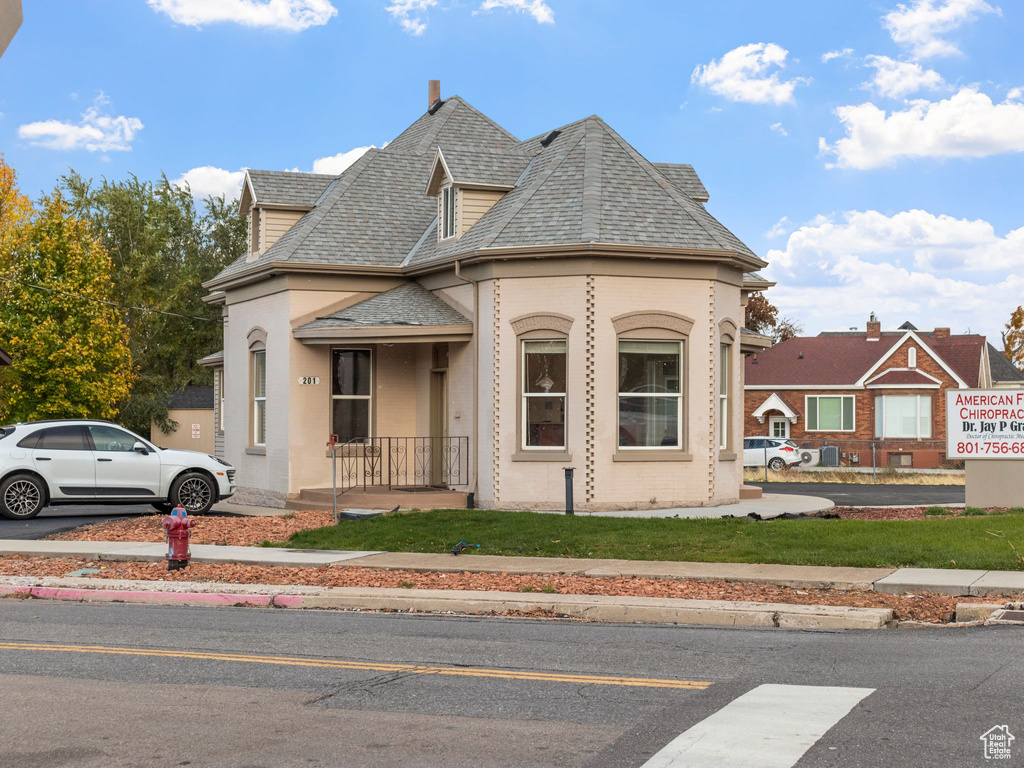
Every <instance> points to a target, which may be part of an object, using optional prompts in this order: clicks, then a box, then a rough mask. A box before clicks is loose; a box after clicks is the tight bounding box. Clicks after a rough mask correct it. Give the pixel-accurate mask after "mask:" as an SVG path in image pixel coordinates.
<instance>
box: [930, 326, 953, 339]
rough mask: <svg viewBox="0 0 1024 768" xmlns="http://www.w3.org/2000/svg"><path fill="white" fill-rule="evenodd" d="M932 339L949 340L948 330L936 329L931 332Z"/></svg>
mask: <svg viewBox="0 0 1024 768" xmlns="http://www.w3.org/2000/svg"><path fill="white" fill-rule="evenodd" d="M932 338H934V339H948V338H949V328H936V329H935V330H934V331H932Z"/></svg>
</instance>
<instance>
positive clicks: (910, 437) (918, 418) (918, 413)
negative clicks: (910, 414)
mask: <svg viewBox="0 0 1024 768" xmlns="http://www.w3.org/2000/svg"><path fill="white" fill-rule="evenodd" d="M889 397H913V398H914V399H915V401H916V402H915V406H916V409H915V411H916V413H915V417H914V426H915V427H916V428H917V434H916V435H892V436H890V435H887V434H885V401H886V398H889ZM922 397H927V398H928V400H929V404H928V436H927V437H924V436H922V435H921V398H922ZM879 400H881V402H880V403H879ZM934 403H935V398H934V397H932V396H931V395H875V439H877V440H931V439H932V433H933V432H934V430H933V429H932V426H933V423H932V421H933V417H934V411H932V407H933V404H934ZM879 409H880V410H879ZM879 416H881V420H882V434H878V419H879Z"/></svg>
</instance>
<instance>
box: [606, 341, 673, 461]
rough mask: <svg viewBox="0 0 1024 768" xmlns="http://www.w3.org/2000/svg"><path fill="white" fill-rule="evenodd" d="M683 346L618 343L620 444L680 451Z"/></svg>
mask: <svg viewBox="0 0 1024 768" xmlns="http://www.w3.org/2000/svg"><path fill="white" fill-rule="evenodd" d="M682 382H683V343H682V342H680V341H641V340H634V339H620V340H619V398H618V400H619V445H620V446H621V447H623V448H682V447H683V443H682V436H683V389H682Z"/></svg>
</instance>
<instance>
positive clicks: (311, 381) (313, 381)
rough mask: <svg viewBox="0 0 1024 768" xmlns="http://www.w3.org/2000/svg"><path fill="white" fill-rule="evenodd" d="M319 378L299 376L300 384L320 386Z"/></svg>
mask: <svg viewBox="0 0 1024 768" xmlns="http://www.w3.org/2000/svg"><path fill="white" fill-rule="evenodd" d="M319 383H320V377H319V376H299V384H314V385H315V384H319Z"/></svg>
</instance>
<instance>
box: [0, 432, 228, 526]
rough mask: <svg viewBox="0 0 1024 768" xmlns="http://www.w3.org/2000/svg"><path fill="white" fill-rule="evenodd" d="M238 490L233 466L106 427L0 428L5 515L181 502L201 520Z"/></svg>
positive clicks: (0, 504)
mask: <svg viewBox="0 0 1024 768" xmlns="http://www.w3.org/2000/svg"><path fill="white" fill-rule="evenodd" d="M234 492H235V468H234V467H232V466H231V465H230V464H228V463H227V462H226V461H222V460H221V459H217V458H214V457H213V456H207V455H206V454H205V453H198V452H197V451H174V450H168V449H164V448H157V447H156V446H155V445H153V444H152V443H150V442H149V441H148V440H144V439H142V438H141V437H139V436H138V435H136V434H133V433H132V432H129V431H128V430H126V429H123V428H121V427H119V426H117V425H115V424H111V423H110V422H106V421H79V420H67V421H37V422H33V423H31V424H15V425H13V426H9V427H0V514H2V515H3V516H4V517H6V518H9V519H11V520H24V519H27V518H30V517H35V516H36V515H38V514H39V512H40V511H41V510H42V509H43V507H46V506H50V505H57V504H140V503H142V504H151V505H152V506H154V507H155V508H156V509H158V510H160V511H162V512H169V511H170V510H171V509H172V508H173V507H174V506H175V505H177V504H181V505H182V506H183V507H185V509H187V510H188V511H189V513H190V514H203V513H205V512H208V511H209V510H210V507H212V506H213V505H214V504H215V503H216V502H217V501H219V500H221V499H226V498H228V497H229V496H231V495H232V494H234Z"/></svg>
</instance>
